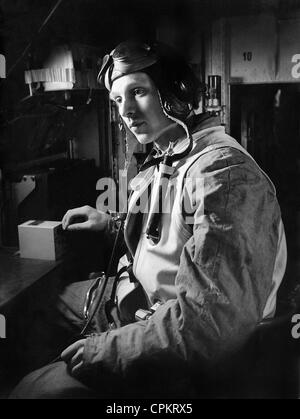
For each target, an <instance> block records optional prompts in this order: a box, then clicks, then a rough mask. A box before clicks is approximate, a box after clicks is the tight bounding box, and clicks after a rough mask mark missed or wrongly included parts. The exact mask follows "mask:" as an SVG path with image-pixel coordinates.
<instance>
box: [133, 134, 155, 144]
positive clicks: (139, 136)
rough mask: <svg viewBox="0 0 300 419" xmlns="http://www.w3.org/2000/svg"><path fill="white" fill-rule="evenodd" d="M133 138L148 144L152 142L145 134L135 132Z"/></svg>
mask: <svg viewBox="0 0 300 419" xmlns="http://www.w3.org/2000/svg"><path fill="white" fill-rule="evenodd" d="M135 138H136V139H137V140H138V142H139V143H140V144H149V143H153V141H154V139H153V138H152V137H151V136H149V135H146V134H135Z"/></svg>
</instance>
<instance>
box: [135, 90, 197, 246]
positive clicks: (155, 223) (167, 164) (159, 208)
mask: <svg viewBox="0 0 300 419" xmlns="http://www.w3.org/2000/svg"><path fill="white" fill-rule="evenodd" d="M159 97H160V95H159ZM160 101H161V97H160ZM161 104H162V103H161ZM162 109H163V106H162ZM163 111H164V109H163ZM164 113H165V115H166V116H167V117H168V118H169V119H171V121H173V122H175V123H176V124H178V125H180V126H181V127H183V128H184V130H185V132H186V135H187V138H189V140H190V141H189V144H188V146H187V147H186V149H185V150H184V151H183V152H181V153H177V154H175V153H174V145H175V143H176V142H177V141H171V140H170V141H169V147H168V148H167V150H166V151H165V152H164V153H163V154H162V155H161V156H160V157H158V158H152V160H148V161H147V162H145V163H144V165H143V166H142V168H141V170H145V169H146V168H149V167H151V166H153V165H159V172H158V180H157V182H158V187H157V189H156V193H155V196H153V198H152V199H153V203H152V205H151V211H150V214H149V218H148V223H147V227H146V235H147V238H148V239H149V240H150V241H151V243H152V245H157V244H158V243H159V241H160V239H161V232H162V212H163V206H164V201H165V197H166V194H167V189H168V188H166V183H165V181H166V180H167V182H169V179H170V178H171V176H172V174H173V173H174V171H175V168H174V167H172V166H173V162H175V161H177V160H180V159H183V158H184V157H185V156H187V155H188V154H189V153H190V152H191V150H192V148H193V137H192V135H191V134H190V132H189V130H188V127H187V126H186V125H185V124H184V122H182V121H180V120H177V119H176V118H174V117H172V116H170V115H168V114H167V113H166V112H165V111H164ZM172 126H174V124H172ZM169 128H170V126H169Z"/></svg>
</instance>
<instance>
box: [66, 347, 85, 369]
mask: <svg viewBox="0 0 300 419" xmlns="http://www.w3.org/2000/svg"><path fill="white" fill-rule="evenodd" d="M83 350H84V348H83V347H81V348H80V349H78V351H77V352H76V353H75V355H73V357H72V358H71V359H70V360H69V362H68V366H69V368H70V370H71V371H73V369H74V368H76V366H77V365H78V364H80V363H82V361H83Z"/></svg>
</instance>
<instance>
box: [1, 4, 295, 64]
mask: <svg viewBox="0 0 300 419" xmlns="http://www.w3.org/2000/svg"><path fill="white" fill-rule="evenodd" d="M60 1H61V3H59V7H58V8H57V9H56V11H55V13H54V14H53V15H52V17H51V19H50V20H49V21H48V23H47V25H46V26H45V28H43V30H42V31H40V33H38V30H39V28H40V27H41V24H42V22H43V21H44V20H45V18H46V17H47V16H48V15H49V13H50V11H51V10H52V9H53V7H54V6H55V5H57V4H58V2H59V0H42V1H41V0H0V49H4V52H5V53H6V56H7V63H8V67H10V66H11V65H13V63H15V61H16V60H17V59H18V57H20V55H21V54H22V52H23V51H24V49H25V48H26V46H27V45H28V44H29V43H30V42H31V41H32V49H34V48H38V49H40V50H42V49H45V46H49V45H51V44H52V43H57V42H79V43H84V44H89V45H94V46H97V47H99V48H100V49H103V52H105V53H106V52H107V51H108V50H109V49H111V48H112V47H114V46H115V45H116V44H117V43H118V42H120V41H122V40H124V39H127V38H130V37H136V36H138V37H142V38H144V39H147V38H152V37H155V34H156V32H155V31H156V28H157V25H158V23H159V22H161V21H162V20H163V22H164V25H166V26H167V25H168V22H171V21H172V22H174V21H175V22H176V21H177V22H180V25H181V27H182V28H184V29H183V36H184V33H185V32H184V31H186V32H189V30H190V27H191V22H192V21H193V22H194V26H195V22H196V24H197V25H198V24H199V26H201V25H204V24H206V25H207V22H209V21H210V20H211V19H215V18H217V17H219V16H232V15H242V14H251V13H260V12H264V11H270V10H272V11H274V12H275V13H277V14H279V15H280V14H282V13H284V12H285V11H286V10H289V11H292V10H293V9H294V8H296V7H300V0H60ZM1 38H2V41H1ZM1 42H2V44H3V45H1ZM182 42H183V48H184V40H183V41H182Z"/></svg>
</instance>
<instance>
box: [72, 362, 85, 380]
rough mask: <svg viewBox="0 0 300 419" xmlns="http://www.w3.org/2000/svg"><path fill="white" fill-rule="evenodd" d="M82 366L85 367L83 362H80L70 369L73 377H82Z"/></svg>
mask: <svg viewBox="0 0 300 419" xmlns="http://www.w3.org/2000/svg"><path fill="white" fill-rule="evenodd" d="M82 366H83V361H81V362H79V364H77V365H75V366H74V367H72V368H71V369H70V371H71V374H72V376H73V377H78V376H79V375H80V373H81V370H82Z"/></svg>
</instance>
